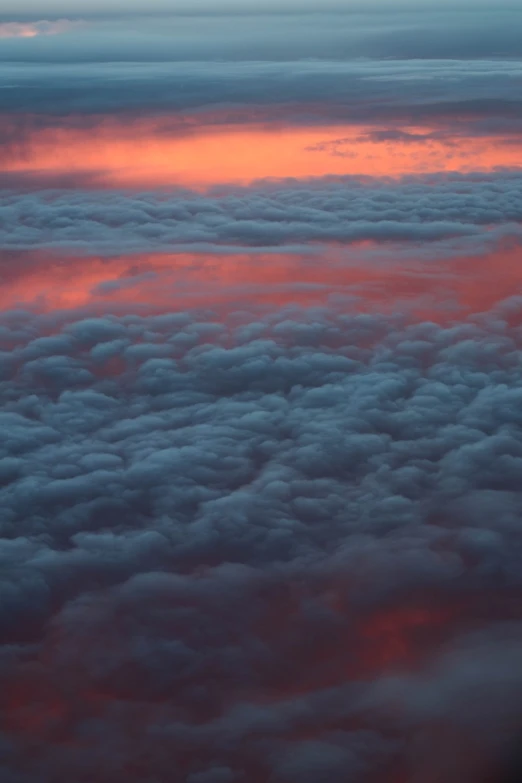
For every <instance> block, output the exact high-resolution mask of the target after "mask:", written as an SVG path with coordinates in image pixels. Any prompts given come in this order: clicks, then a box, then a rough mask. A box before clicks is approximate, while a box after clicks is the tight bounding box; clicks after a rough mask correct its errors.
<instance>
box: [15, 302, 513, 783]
mask: <svg viewBox="0 0 522 783" xmlns="http://www.w3.org/2000/svg"><path fill="white" fill-rule="evenodd" d="M78 318H80V317H79V316H76V318H74V317H72V318H71V317H70V316H69V317H68V318H65V319H64V316H63V315H59V314H49V315H45V316H31V315H29V314H27V313H23V312H12V313H4V314H3V315H2V318H1V332H0V339H1V344H2V353H1V354H0V373H1V379H2V380H1V382H0V395H1V400H2V413H1V414H0V425H1V427H2V434H3V435H2V443H1V444H0V485H1V486H0V503H1V506H0V507H1V509H2V511H1V526H2V527H1V530H2V539H1V545H0V564H1V566H2V570H1V572H0V573H1V579H0V591H1V596H2V598H1V602H0V607H1V610H0V633H1V636H2V641H3V647H2V648H1V653H2V655H1V658H0V678H2V683H3V687H2V692H1V693H2V695H1V696H0V699H2V700H3V702H2V703H3V706H4V707H5V708H6V709H7V712H5V713H4V714H6V715H7V717H6V719H5V720H4V722H3V724H2V728H3V734H2V747H3V748H5V752H4V755H3V760H2V763H3V765H4V769H3V772H2V774H3V779H5V780H9V781H11V780H12V781H20V780H23V781H27V783H33V782H34V781H38V783H51V781H55V780H57V779H61V778H62V777H63V776H65V777H66V778H67V779H71V780H87V779H90V780H92V779H96V780H102V781H105V780H109V779H110V780H111V781H113V783H117V782H119V781H122V782H123V781H126V782H127V781H134V780H136V781H138V780H139V781H143V780H147V779H149V780H155V781H159V783H167V781H169V783H170V782H171V781H175V783H178V781H179V783H182V782H184V781H191V783H202V782H203V781H204V782H205V783H206V782H207V781H214V782H215V783H219V782H221V783H225V782H228V781H240V780H244V779H245V778H246V779H250V780H256V781H257V780H259V781H263V783H264V781H280V782H281V783H283V782H284V783H304V782H305V783H322V781H324V780H325V776H328V779H329V780H334V781H339V782H340V783H341V782H344V781H345V780H346V775H347V774H349V776H350V779H352V780H361V781H362V780H365V779H367V777H368V775H372V776H374V775H375V776H377V779H381V776H385V777H384V779H387V778H388V776H389V774H391V772H392V771H393V770H394V769H396V768H397V767H396V765H397V764H398V763H399V762H401V759H402V761H406V762H407V763H414V764H416V765H417V766H418V769H419V774H420V775H425V774H426V772H427V770H428V769H434V768H436V767H437V765H440V764H443V763H444V761H445V760H447V759H448V758H451V760H452V762H453V763H454V766H452V768H451V769H447V768H445V767H443V768H442V769H441V772H440V774H444V775H445V777H446V779H447V780H451V781H454V780H455V781H456V780H457V779H458V780H460V781H462V780H465V781H469V782H470V783H471V781H472V780H473V774H472V773H473V769H474V767H473V757H472V756H471V757H468V756H467V755H465V754H463V753H462V748H463V747H464V746H465V744H466V742H469V741H472V740H473V737H477V738H480V743H479V749H480V751H481V754H482V755H481V756H480V761H481V763H482V762H484V763H485V762H487V761H492V760H493V761H494V760H495V757H496V756H495V754H496V753H498V752H500V751H501V750H502V743H503V741H504V738H505V737H507V736H508V734H509V731H510V730H511V729H512V727H513V726H514V725H515V724H516V722H517V720H518V719H519V718H520V696H521V693H522V677H521V674H520V667H519V661H520V646H521V644H522V636H521V634H522V631H521V625H520V622H521V618H520V590H521V589H522V584H521V573H522V570H521V562H520V552H521V549H520V525H519V517H520V513H521V509H522V497H521V493H520V480H519V479H520V467H521V465H522V439H521V437H520V423H521V421H522V418H521V414H520V409H521V405H520V403H521V393H520V388H521V385H522V383H521V381H522V378H521V369H520V367H521V362H520V359H521V356H520V333H519V326H518V324H519V323H520V303H519V302H517V301H513V302H511V303H506V305H504V306H503V307H501V308H499V309H497V311H496V312H495V313H490V314H489V315H484V316H482V317H476V318H471V319H470V320H469V321H468V322H464V323H455V324H452V325H449V326H437V325H435V324H433V323H412V324H410V325H408V324H406V323H403V322H402V320H401V319H400V318H398V317H393V318H382V317H378V316H369V315H358V316H351V315H349V314H347V313H346V311H343V308H340V309H339V310H338V311H336V309H335V308H330V309H316V310H311V311H300V310H293V311H292V310H290V309H289V310H287V311H284V310H283V311H280V312H278V313H274V314H268V315H266V316H264V317H261V316H259V317H258V318H256V317H255V316H254V315H248V314H247V313H239V312H238V313H233V314H231V316H230V319H229V320H225V321H221V322H218V321H213V320H212V317H211V316H208V315H207V316H204V315H200V317H199V318H198V317H197V316H196V315H195V314H190V313H173V314H165V315H162V316H155V317H140V316H137V315H124V316H121V317H115V316H107V317H103V318H93V317H84V318H80V320H78ZM404 618H405V619H404ZM472 631H473V633H471V632H472ZM470 634H471V635H470ZM411 660H413V661H415V660H417V661H418V667H417V669H416V671H404V667H405V666H406V668H407V669H408V667H409V662H410V661H411ZM441 721H443V722H444V721H449V723H447V724H446V725H450V726H452V728H451V731H450V733H449V735H448V736H446V737H445V736H444V735H443V734H441V733H440V732H439V731H438V729H437V726H440V723H441ZM410 753H411V754H413V755H412V756H411V758H410V756H409V754H410ZM470 758H471V761H470ZM470 764H471V766H470ZM452 769H453V771H452ZM456 770H458V774H457V772H456Z"/></svg>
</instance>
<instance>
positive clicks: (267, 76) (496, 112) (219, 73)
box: [1, 27, 522, 137]
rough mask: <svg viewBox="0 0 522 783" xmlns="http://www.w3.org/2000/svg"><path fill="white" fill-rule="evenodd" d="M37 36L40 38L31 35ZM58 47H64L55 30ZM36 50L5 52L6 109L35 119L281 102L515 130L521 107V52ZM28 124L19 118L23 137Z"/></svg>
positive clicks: (328, 118)
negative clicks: (123, 53)
mask: <svg viewBox="0 0 522 783" xmlns="http://www.w3.org/2000/svg"><path fill="white" fill-rule="evenodd" d="M516 29H517V32H518V27H517V28H516ZM445 35H447V30H445ZM17 43H18V44H19V43H20V42H17ZM22 43H23V42H22ZM25 43H27V42H25ZM36 43H40V41H31V45H33V44H36ZM51 45H52V47H53V52H56V39H55V38H53V39H52V41H51ZM4 46H5V45H3V47H2V49H3V51H5V50H4ZM74 51H75V52H77V47H75V49H74ZM31 52H32V49H31V50H26V51H25V52H24V53H23V59H22V60H21V61H20V62H17V61H14V60H13V57H12V56H11V55H10V56H6V60H7V62H5V63H3V64H2V66H1V73H2V76H3V79H4V80H5V83H4V87H3V91H2V104H1V110H2V113H3V114H5V113H7V112H18V113H22V114H24V113H25V114H29V115H31V116H29V118H28V119H27V120H26V124H27V125H29V121H30V120H31V119H32V115H35V114H36V115H37V117H36V120H38V121H39V123H42V122H45V119H46V118H45V117H40V116H39V115H40V114H42V113H45V112H49V113H52V114H58V115H60V114H61V115H65V116H66V117H67V118H69V117H70V115H71V114H73V113H79V114H89V113H97V112H98V113H100V112H102V113H103V112H107V113H111V112H117V111H122V110H139V109H140V108H146V109H147V110H148V111H153V110H163V111H166V110H176V111H186V110H194V109H201V107H207V106H218V107H219V108H220V109H221V111H222V116H223V115H224V116H225V117H226V115H227V113H228V115H230V117H232V118H233V116H234V114H235V115H236V118H237V121H239V122H245V121H246V120H247V119H248V115H244V114H243V115H241V114H240V115H237V109H238V108H241V107H256V106H259V105H261V106H263V107H264V111H265V112H266V113H268V118H270V114H269V111H270V107H273V108H277V109H278V115H277V114H276V115H275V116H276V119H277V118H278V116H279V117H281V114H282V112H283V114H282V117H283V119H285V118H290V119H292V117H295V121H299V120H300V121H301V122H311V121H313V122H317V123H319V124H320V123H323V124H326V123H329V122H332V121H333V120H336V119H340V120H350V121H355V122H357V121H361V122H371V121H381V122H393V121H394V120H397V121H399V122H401V121H402V122H415V123H420V124H422V123H429V122H433V121H436V120H437V118H439V117H442V119H443V120H444V119H449V120H456V121H457V122H458V127H460V128H461V129H464V128H465V126H464V128H463V126H462V121H463V120H466V119H467V120H468V124H469V123H470V122H472V121H473V122H475V123H477V124H478V127H477V132H480V131H482V132H484V131H487V132H491V130H492V129H493V130H494V128H495V126H494V124H493V120H495V118H496V120H497V122H498V123H500V124H501V125H502V128H505V127H506V126H507V127H508V129H509V127H510V123H511V124H513V123H515V122H516V121H517V120H518V121H520V117H521V114H522V108H521V106H522V104H521V98H520V91H519V89H518V85H519V82H520V75H521V70H522V67H521V63H520V60H519V59H501V58H498V57H496V58H495V59H488V58H485V59H477V60H466V59H464V60H459V59H442V60H437V59H427V60H415V61H410V60H407V59H393V60H391V61H388V60H384V61H383V60H379V59H378V58H377V59H367V58H363V59H352V60H346V61H343V60H342V59H337V60H336V59H333V55H332V53H330V57H329V58H327V59H317V60H315V59H311V60H305V61H298V62H295V61H292V60H290V61H284V60H283V61H280V60H277V59H276V61H275V62H274V61H267V62H259V61H256V60H257V59H259V58H256V57H254V54H253V53H252V52H251V51H250V57H249V58H248V61H247V62H240V63H237V62H234V61H229V60H224V61H223V60H222V58H218V61H217V62H205V61H203V62H187V61H186V59H187V58H185V57H184V58H181V62H177V61H175V62H170V61H169V59H168V58H166V61H165V62H155V61H154V58H152V57H151V58H148V59H147V60H146V61H145V62H140V61H139V60H135V59H134V58H131V59H130V60H129V61H127V59H128V58H127V59H126V58H123V62H120V61H119V58H117V61H116V62H112V61H111V60H110V58H109V59H108V61H105V60H106V58H104V59H103V60H102V61H101V62H99V61H98V60H96V59H94V60H93V61H92V62H90V61H89V62H88V63H83V62H82V60H81V59H79V60H78V58H76V59H73V61H72V62H71V63H69V64H68V67H66V68H65V67H63V66H62V67H60V64H59V61H58V62H54V63H46V62H45V61H44V62H40V61H39V58H37V64H34V63H33V62H32V60H31V58H30V55H31ZM314 108H315V111H314ZM227 109H228V112H227ZM173 119H174V121H175V120H176V119H178V118H177V117H175V118H173ZM263 119H264V117H263V116H261V117H260V120H263ZM181 120H182V118H181ZM86 121H87V120H84V123H85V122H86ZM178 121H179V120H178ZM226 121H230V119H229V118H227V119H226ZM486 121H487V122H486ZM501 121H503V123H502V122H501ZM4 123H5V121H4V120H3V122H2V126H4ZM180 124H181V122H180ZM7 127H9V126H7ZM37 127H38V125H37ZM517 128H518V129H519V128H520V126H519V125H518V126H517V125H515V129H517ZM23 129H24V128H23V126H21V125H20V124H18V125H17V126H16V137H19V134H20V131H21V130H23ZM465 129H466V131H467V128H465ZM468 132H469V131H468Z"/></svg>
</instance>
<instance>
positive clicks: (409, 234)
mask: <svg viewBox="0 0 522 783" xmlns="http://www.w3.org/2000/svg"><path fill="white" fill-rule="evenodd" d="M0 181H1V180H0ZM521 205H522V177H521V176H520V174H519V173H518V172H516V171H513V172H503V173H501V174H493V175H486V174H483V175H479V174H476V175H458V174H452V175H433V176H429V177H417V178H416V177H409V178H405V179H403V180H401V181H398V182H397V181H396V182H393V181H390V180H379V179H372V178H361V179H357V178H349V177H347V178H332V179H330V180H326V181H325V180H320V179H319V180H316V181H305V182H298V181H295V182H293V183H291V182H287V183H280V184H278V185H275V184H272V185H270V184H268V185H264V186H262V185H259V186H258V187H251V188H236V189H233V188H230V189H228V190H225V191H222V192H220V193H219V194H216V195H215V196H213V195H212V194H209V195H208V196H201V195H197V194H194V193H188V192H179V193H178V194H168V193H164V194H155V193H142V194H140V193H118V192H115V193H107V192H103V191H102V192H99V191H93V192H82V191H76V192H74V193H73V192H70V191H65V192H63V191H62V192H60V191H54V192H53V191H50V192H45V191H44V192H43V193H42V194H40V195H37V194H23V193H17V192H16V191H15V192H13V191H3V192H2V191H0V209H1V210H2V225H1V226H0V247H2V248H4V249H11V250H16V249H34V248H38V247H43V248H60V247H62V248H68V249H71V248H73V249H74V248H76V249H77V250H83V251H84V252H87V251H88V252H93V253H97V252H98V253H106V254H111V253H113V254H114V253H119V252H138V251H147V250H149V251H150V250H152V251H154V250H158V251H165V250H169V249H172V248H174V247H177V248H179V247H181V246H187V247H190V246H198V245H202V244H207V245H208V246H212V245H214V246H218V245H234V244H235V245H237V246H239V247H246V248H248V247H256V248H262V247H277V246H278V245H292V244H293V245H298V246H299V245H300V244H301V245H305V244H306V243H307V242H310V241H314V242H328V241H335V242H356V241H359V240H366V239H370V240H375V241H401V242H408V241H409V242H413V243H426V242H428V243H429V242H436V241H441V240H447V239H451V238H459V237H460V238H463V239H469V240H472V241H473V242H475V243H476V245H477V246H479V245H480V243H481V242H482V243H483V244H484V245H485V246H486V245H489V244H490V243H491V242H492V241H494V240H496V239H498V237H499V235H500V234H501V233H505V234H510V235H518V234H520V228H519V224H520V222H521V221H522V206H521ZM493 227H497V230H496V231H492V228H493Z"/></svg>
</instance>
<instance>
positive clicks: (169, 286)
mask: <svg viewBox="0 0 522 783" xmlns="http://www.w3.org/2000/svg"><path fill="white" fill-rule="evenodd" d="M357 252H358V256H356V255H355V254H356V253H357ZM342 253H343V254H342ZM353 253H354V257H353V261H354V262H355V261H357V258H359V259H361V248H358V249H357V248H355V249H354V250H353ZM346 257H347V256H346V249H336V248H330V249H329V250H326V251H325V253H324V256H323V257H321V258H320V259H317V258H315V259H314V258H301V257H299V256H295V255H291V254H284V253H280V254H274V255H271V254H255V253H252V254H238V255H223V256H220V255H213V256H212V255H195V254H188V253H185V254H176V255H172V254H170V255H169V254H158V255H148V256H147V255H140V256H123V257H120V258H112V259H101V258H97V257H85V258H74V257H70V258H64V257H61V258H58V257H56V256H50V255H49V254H40V255H38V254H36V255H35V256H34V257H33V258H32V261H31V263H30V264H29V265H24V267H23V268H22V267H21V268H20V272H19V273H17V274H11V277H10V278H9V279H6V280H4V282H3V284H2V287H1V289H0V309H9V308H14V307H20V306H21V307H24V306H25V307H28V306H29V307H33V308H36V309H37V310H40V311H50V310H60V309H74V308H79V307H84V306H90V305H96V304H100V305H103V306H109V305H112V304H118V305H120V306H123V307H124V308H128V309H132V308H133V307H135V306H140V307H141V308H144V309H146V310H149V311H158V310H161V311H165V310H170V309H172V310H179V309H185V308H191V307H235V306H241V307H244V306H248V304H249V303H261V304H268V305H282V304H287V303H291V302H294V303H300V304H319V303H322V302H325V301H326V299H327V298H328V297H329V296H330V295H332V294H345V295H354V296H358V297H360V306H361V307H368V306H369V305H370V304H372V305H373V306H375V307H377V308H379V309H381V310H384V311H389V310H390V309H391V310H393V309H394V308H397V307H398V308H399V309H401V308H402V307H406V308H408V309H409V310H410V311H414V312H416V313H419V312H420V313H422V314H423V315H424V316H427V315H428V314H429V317H432V318H439V319H440V318H441V317H443V308H444V306H445V305H447V304H452V305H455V306H458V307H459V308H461V312H462V310H463V311H464V312H479V311H483V310H487V309H489V308H490V307H492V306H493V305H494V304H495V303H497V302H499V301H501V300H502V299H506V298H508V297H510V296H513V295H515V294H517V293H519V292H521V291H522V263H521V262H522V249H521V248H518V247H514V248H513V247H511V248H505V249H499V250H497V251H495V252H493V253H489V254H485V255H482V256H475V257H465V258H458V257H457V258H453V259H449V260H448V259H446V260H439V261H433V262H431V263H430V264H427V263H426V262H423V263H418V264H413V263H411V262H409V263H408V266H405V264H404V263H403V262H401V261H400V260H399V258H398V257H397V260H396V261H395V262H394V261H390V262H389V263H387V264H386V265H384V264H382V263H381V264H378V265H377V264H375V263H371V262H368V263H366V264H365V263H364V256H362V260H359V261H358V262H357V263H352V264H350V263H348V262H347V261H346ZM11 268H13V267H11ZM450 314H451V313H450ZM453 314H455V313H453Z"/></svg>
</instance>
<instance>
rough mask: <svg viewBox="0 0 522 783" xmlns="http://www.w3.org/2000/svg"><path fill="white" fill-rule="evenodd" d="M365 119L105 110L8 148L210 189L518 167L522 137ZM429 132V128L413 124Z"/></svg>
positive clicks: (109, 176) (90, 171)
mask: <svg viewBox="0 0 522 783" xmlns="http://www.w3.org/2000/svg"><path fill="white" fill-rule="evenodd" d="M369 130H371V129H368V128H367V127H361V126H353V125H352V126H344V127H343V126H335V127H313V128H310V127H281V126H277V127H270V126H267V125H262V124H259V123H258V124H255V123H251V124H244V125H241V126H237V125H221V126H219V125H218V126H207V127H203V126H202V127H199V128H192V129H191V132H190V134H188V135H187V134H186V133H185V134H182V135H180V134H172V133H170V134H169V133H168V132H164V131H162V129H161V125H160V124H159V123H158V122H154V121H150V120H139V121H138V120H136V121H132V122H130V123H129V124H128V125H127V126H125V125H124V124H123V123H121V122H115V121H113V120H109V119H106V120H104V121H103V122H101V123H100V124H98V125H97V126H96V127H95V128H88V129H77V128H76V129H74V128H53V129H47V130H41V131H39V132H36V133H35V134H34V135H33V137H32V139H31V142H30V143H29V144H28V145H27V148H25V149H24V150H23V152H22V153H20V154H16V153H13V151H10V153H9V157H8V158H7V160H5V161H3V163H2V168H3V169H4V171H5V172H11V173H24V172H25V173H28V174H31V173H32V174H38V175H42V174H46V173H48V174H49V173H50V174H52V175H54V176H57V175H65V174H67V175H73V176H74V175H77V177H78V182H79V184H82V179H83V180H84V181H85V183H86V184H91V185H95V186H102V187H131V188H138V187H143V188H154V187H168V186H183V187H192V188H195V189H203V190H204V189H205V188H207V187H210V186H212V185H216V184H220V183H221V184H223V183H236V184H243V185H245V184H249V183H251V182H253V181H256V180H260V179H265V178H268V179H270V178H277V179H284V178H287V177H290V178H292V177H293V178H303V177H304V178H307V177H323V176H328V175H354V176H365V175H368V176H377V177H380V176H389V177H400V176H403V175H407V174H420V173H425V172H433V171H463V172H465V171H476V170H491V169H493V168H495V167H499V166H506V167H517V166H519V165H520V164H521V161H522V140H521V141H519V142H516V141H514V140H512V139H511V140H510V143H509V144H507V143H503V140H502V139H498V138H487V137H486V138H473V137H469V138H468V137H458V136H457V137H455V138H454V139H453V140H452V141H451V143H450V144H449V143H448V142H447V141H443V140H440V141H439V140H436V139H430V140H428V141H418V140H414V141H408V142H407V143H404V142H402V141H387V142H382V141H375V140H372V139H371V137H370V138H369V137H368V136H367V134H368V131H369ZM405 130H407V131H409V132H411V133H415V134H418V133H421V134H428V133H429V131H430V129H419V128H407V129H405Z"/></svg>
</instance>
